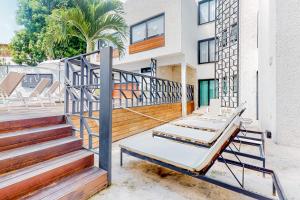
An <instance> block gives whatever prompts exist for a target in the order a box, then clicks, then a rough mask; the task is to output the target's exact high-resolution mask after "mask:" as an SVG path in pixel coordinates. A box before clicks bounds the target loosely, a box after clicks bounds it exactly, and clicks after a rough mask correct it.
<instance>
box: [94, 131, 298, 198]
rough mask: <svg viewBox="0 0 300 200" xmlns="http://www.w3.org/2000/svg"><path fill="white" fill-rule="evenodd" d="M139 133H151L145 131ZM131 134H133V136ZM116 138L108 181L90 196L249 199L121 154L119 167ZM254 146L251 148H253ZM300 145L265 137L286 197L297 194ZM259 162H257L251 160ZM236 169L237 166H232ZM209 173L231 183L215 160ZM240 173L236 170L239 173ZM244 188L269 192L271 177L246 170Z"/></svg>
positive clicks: (270, 160) (269, 162) (269, 164)
mask: <svg viewBox="0 0 300 200" xmlns="http://www.w3.org/2000/svg"><path fill="white" fill-rule="evenodd" d="M141 134H151V131H146V132H144V133H141ZM133 137H134V136H133ZM120 142H122V141H119V142H116V143H114V144H113V151H112V155H113V162H112V168H113V175H112V185H111V186H110V187H109V188H108V189H106V190H104V191H102V192H100V193H99V194H97V195H95V196H94V197H92V198H91V200H102V199H103V200H115V199H118V200H127V199H128V200H129V199H130V200H141V199H145V200H148V199H149V200H150V199H151V200H152V199H162V200H175V199H176V200H189V199H193V200H194V199H199V200H200V199H201V200H202V199H218V200H219V199H224V200H225V199H249V198H248V197H245V196H243V195H240V194H237V193H234V192H231V191H228V190H226V189H223V188H220V187H217V186H215V185H212V184H209V183H206V182H203V181H201V180H197V179H194V178H191V177H188V176H186V175H182V174H179V173H176V172H173V171H170V170H168V169H165V168H162V167H159V166H157V165H154V164H151V163H148V162H145V161H141V160H139V159H136V158H133V157H131V156H128V155H124V166H123V167H120V165H119V159H120V155H119V154H120V150H119V146H118V145H119V143H120ZM253 148H254V149H253ZM243 149H244V151H248V152H252V153H253V152H255V151H257V149H256V148H255V147H246V146H243ZM299 153H300V149H298V148H293V147H286V146H280V145H276V144H274V143H272V142H271V141H267V152H266V154H267V168H271V169H274V170H275V171H276V172H277V174H278V175H279V179H280V181H281V184H282V185H283V188H284V191H285V193H286V194H287V196H288V199H290V200H294V199H295V200H296V199H299V198H298V197H299V196H300V190H299V188H300V181H299V180H300V173H299V170H300V154H299ZM255 164H257V165H259V164H260V163H255ZM234 171H235V172H237V173H239V172H241V169H238V168H234ZM209 176H211V177H213V178H217V179H220V180H223V181H227V182H229V183H233V184H235V182H234V181H233V178H232V176H231V174H230V172H229V171H228V169H227V168H226V167H225V166H224V164H221V163H216V165H214V166H213V167H212V169H211V170H210V172H209ZM239 177H240V174H239ZM245 183H246V188H248V189H250V190H252V191H257V192H260V193H263V194H267V195H269V196H271V194H272V190H271V188H272V182H271V177H269V176H266V178H263V176H262V174H259V173H256V172H252V171H246V180H245Z"/></svg>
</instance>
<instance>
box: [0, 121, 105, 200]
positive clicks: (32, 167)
mask: <svg viewBox="0 0 300 200" xmlns="http://www.w3.org/2000/svg"><path fill="white" fill-rule="evenodd" d="M106 186H107V173H106V171H104V170H101V169H99V168H96V167H94V154H93V153H91V152H89V151H87V150H84V149H83V147H82V140H81V139H78V138H76V137H73V136H72V127H71V126H70V125H68V124H66V120H65V117H64V116H50V117H42V118H31V119H20V120H15V121H6V122H0V200H4V199H5V200H10V199H49V200H54V199H72V200H77V199H87V198H89V197H91V196H92V195H94V194H95V193H97V192H99V191H100V190H102V189H103V188H105V187H106Z"/></svg>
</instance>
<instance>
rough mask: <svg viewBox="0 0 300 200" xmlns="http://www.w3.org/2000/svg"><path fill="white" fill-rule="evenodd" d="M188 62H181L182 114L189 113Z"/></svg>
mask: <svg viewBox="0 0 300 200" xmlns="http://www.w3.org/2000/svg"><path fill="white" fill-rule="evenodd" d="M186 68H187V66H186V62H185V61H184V62H182V63H181V86H182V87H181V94H182V97H181V107H182V116H186V115H187V109H186V105H187V98H186V70H187V69H186Z"/></svg>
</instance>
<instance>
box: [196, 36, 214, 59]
mask: <svg viewBox="0 0 300 200" xmlns="http://www.w3.org/2000/svg"><path fill="white" fill-rule="evenodd" d="M212 40H214V41H215V46H216V40H215V38H214V37H213V38H207V39H204V40H198V64H199V65H202V64H208V63H215V62H216V61H217V59H216V58H217V55H216V49H215V60H214V61H211V59H210V53H209V52H210V47H209V42H210V41H212ZM202 42H208V45H207V54H208V62H200V61H201V53H200V43H202Z"/></svg>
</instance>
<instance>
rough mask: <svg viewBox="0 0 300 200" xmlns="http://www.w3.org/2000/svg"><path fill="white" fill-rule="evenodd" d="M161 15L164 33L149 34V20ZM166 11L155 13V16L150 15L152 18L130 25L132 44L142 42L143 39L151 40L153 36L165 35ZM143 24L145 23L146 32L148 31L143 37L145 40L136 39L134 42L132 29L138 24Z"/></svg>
mask: <svg viewBox="0 0 300 200" xmlns="http://www.w3.org/2000/svg"><path fill="white" fill-rule="evenodd" d="M159 17H163V33H162V34H157V35H153V36H150V37H149V36H148V23H147V22H149V21H151V20H153V19H155V18H159ZM165 19H166V18H165V13H161V14H158V15H155V16H153V17H150V18H147V19H145V20H143V21H140V22H138V23H136V24H133V25H131V26H130V44H135V43H138V42H142V41H145V40H149V39H151V38H154V37H159V36H163V35H165V32H166V30H165ZM141 24H145V25H146V26H145V33H146V37H145V38H144V39H143V40H139V41H135V42H132V29H133V28H134V27H135V26H138V25H141Z"/></svg>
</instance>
